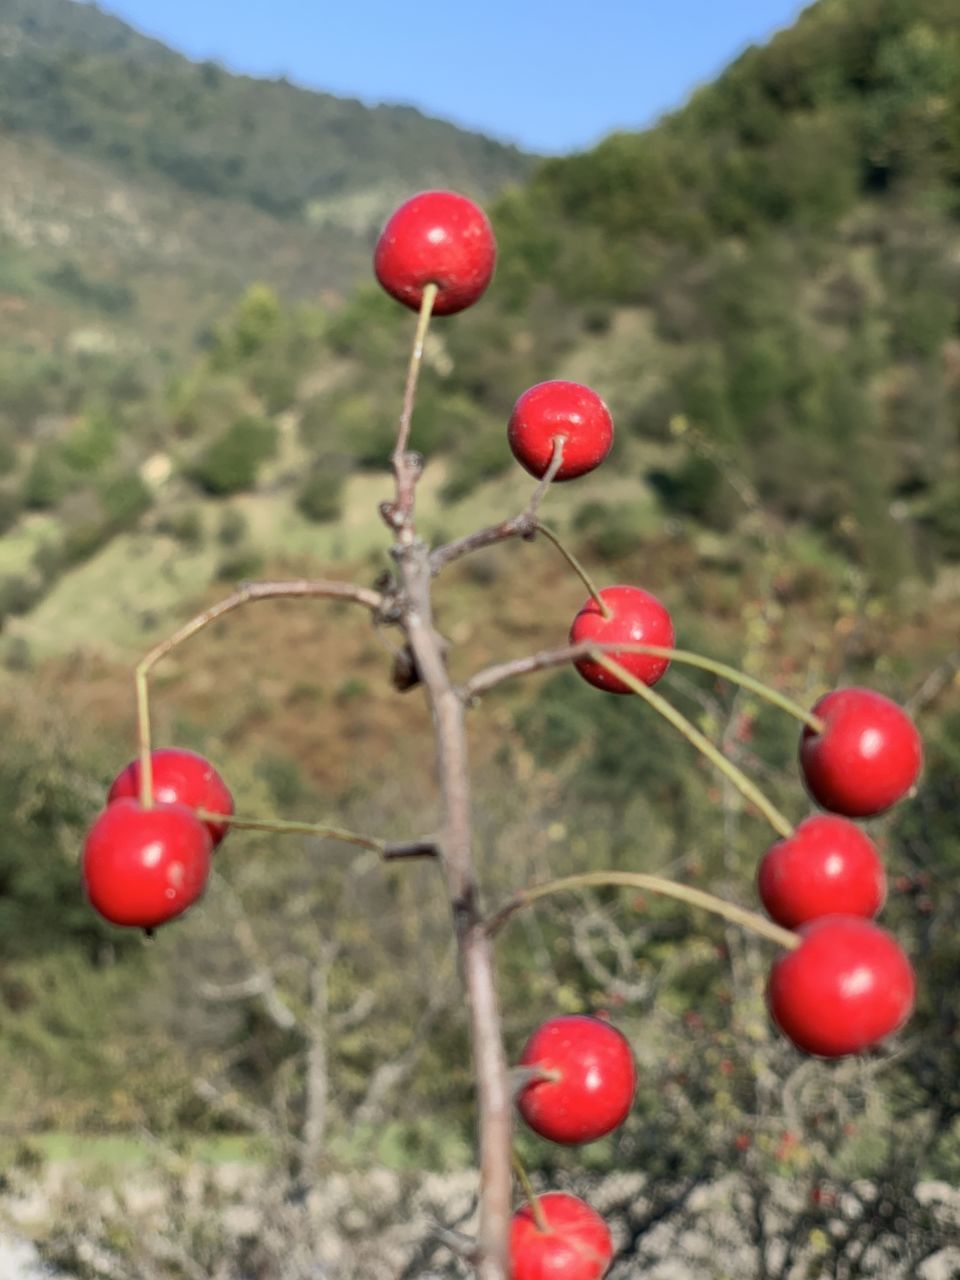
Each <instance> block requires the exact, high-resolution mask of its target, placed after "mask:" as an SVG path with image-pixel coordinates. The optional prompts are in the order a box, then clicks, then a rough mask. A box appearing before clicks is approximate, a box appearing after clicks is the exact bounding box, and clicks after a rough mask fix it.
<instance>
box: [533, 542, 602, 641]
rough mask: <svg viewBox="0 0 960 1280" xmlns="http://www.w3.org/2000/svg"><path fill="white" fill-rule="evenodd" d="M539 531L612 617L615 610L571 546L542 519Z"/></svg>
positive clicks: (597, 602)
mask: <svg viewBox="0 0 960 1280" xmlns="http://www.w3.org/2000/svg"><path fill="white" fill-rule="evenodd" d="M537 532H538V533H542V534H543V536H544V537H545V538H546V539H547V541H548V542H552V543H553V545H554V546H555V547H556V548H557V550H558V551H559V552H560V554H561V555H562V556H563V558H564V560H566V562H567V564H568V565H569V566H570V568H571V569H572V570H573V571H574V573H575V574H576V575H577V577H578V578H579V579H580V581H581V582H582V583H583V585H584V586H585V587H586V588H587V590H588V591H589V592H590V594H591V596H592V597H593V599H594V601H595V602H596V605H597V608H598V609H599V610H600V612H601V613H602V614H603V616H604V618H606V619H607V620H609V619H610V618H612V617H613V612H612V610H611V609H610V606H609V605H608V604H607V602H606V601H605V600H604V598H603V596H602V595H601V594H600V592H599V590H598V589H597V587H596V585H595V583H594V581H593V579H592V578H591V577H590V575H589V574H588V573H587V571H586V569H584V567H583V565H582V564H581V563H580V561H579V560H578V559H577V557H576V556H575V555H574V554H573V552H572V551H571V550H570V548H569V547H567V546H565V545H564V543H563V542H561V540H560V539H559V538H558V537H557V535H556V534H555V533H554V532H553V530H552V529H548V528H547V526H546V525H545V524H543V523H542V522H541V521H540V520H538V521H537Z"/></svg>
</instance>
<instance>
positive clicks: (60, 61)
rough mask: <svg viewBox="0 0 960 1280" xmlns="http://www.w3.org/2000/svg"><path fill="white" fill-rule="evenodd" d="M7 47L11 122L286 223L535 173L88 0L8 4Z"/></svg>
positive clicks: (0, 21) (405, 115) (3, 17)
mask: <svg viewBox="0 0 960 1280" xmlns="http://www.w3.org/2000/svg"><path fill="white" fill-rule="evenodd" d="M0 42H2V45H3V46H4V47H5V54H6V56H5V60H4V74H3V78H2V81H0V127H2V128H4V129H6V130H8V131H11V132H15V133H26V134H29V135H31V136H34V137H43V138H49V139H51V140H52V141H53V142H55V143H56V144H57V145H58V146H60V147H63V148H64V149H68V150H69V152H70V154H71V155H73V156H78V155H79V156H84V157H86V158H89V159H95V160H98V161H103V162H105V163H106V164H108V165H110V166H111V167H114V168H117V169H120V170H121V171H122V172H123V174H124V177H125V178H127V179H129V178H130V177H131V176H161V177H164V178H169V179H171V180H172V181H173V182H175V183H176V184H177V185H178V186H180V187H182V188H183V189H184V190H186V191H189V192H191V193H197V194H201V195H205V196H211V195H212V196H218V197H221V198H224V199H230V200H240V201H244V202H248V203H250V204H252V205H254V206H255V207H257V208H260V209H265V210H267V211H268V212H270V213H273V214H277V215H279V216H282V217H285V218H306V219H308V220H312V221H323V220H324V219H326V218H328V217H339V218H341V219H343V218H346V217H347V215H348V212H349V208H350V206H349V201H350V200H351V199H352V200H354V201H358V205H359V208H360V209H362V210H363V212H364V213H365V214H366V217H367V221H368V222H371V221H372V222H374V223H375V222H376V221H377V219H378V217H379V215H380V214H381V213H382V212H383V207H382V202H383V199H384V194H385V193H386V198H387V199H388V200H389V199H390V198H391V197H392V196H393V194H394V193H395V191H396V189H397V188H398V187H399V188H401V189H407V188H409V187H411V186H413V187H414V188H419V187H428V186H434V185H440V184H442V185H450V186H454V187H457V188H464V189H466V190H467V191H471V192H473V193H475V194H483V193H486V192H490V191H493V190H496V189H497V188H498V187H500V186H502V185H503V184H504V183H505V182H506V181H508V180H510V179H516V178H519V177H520V176H521V175H522V174H523V173H525V172H526V170H527V168H528V160H527V158H526V157H524V156H523V155H522V154H521V153H520V152H518V151H517V150H516V149H515V148H512V147H507V146H503V145H501V144H499V143H495V142H492V141H491V140H490V139H488V138H484V137H480V136H478V135H476V134H469V133H465V132H464V131H463V130H462V129H457V128H455V127H454V126H453V125H450V124H447V123H446V122H444V121H441V120H435V119H431V118H429V117H427V116H424V115H423V114H422V113H421V112H419V111H416V110H414V109H412V108H408V107H375V108H370V107H365V106H363V105H362V104H361V103H359V102H355V101H350V100H346V99H343V98H335V97H333V96H331V95H330V94H323V93H314V92H310V91H308V90H306V89H298V88H296V87H294V86H293V85H291V84H289V83H287V82H286V81H283V80H278V81H266V80H256V79H251V78H248V77H246V76H236V75H231V74H229V73H228V72H226V71H225V70H224V69H223V68H221V67H219V66H217V65H215V64H214V63H204V64H202V65H198V64H196V63H193V62H190V61H189V60H188V59H186V58H184V57H181V56H180V55H178V54H175V53H173V52H172V51H171V50H169V49H165V48H164V47H163V46H162V45H160V44H158V43H157V42H155V41H152V40H147V39H145V38H143V37H141V36H139V35H138V34H137V33H136V32H133V31H131V30H130V29H129V28H127V27H126V26H124V24H123V23H121V22H119V21H118V20H117V19H115V18H112V17H110V16H109V15H107V14H104V13H101V12H100V10H99V9H98V8H97V7H96V6H95V5H92V6H88V5H79V4H77V3H75V0H42V3H38V4H34V3H33V2H32V0H2V3H0ZM360 197H362V198H363V201H364V202H365V203H366V208H364V204H363V202H360V201H359V198H360ZM354 216H355V217H356V216H357V215H356V214H355V215H354Z"/></svg>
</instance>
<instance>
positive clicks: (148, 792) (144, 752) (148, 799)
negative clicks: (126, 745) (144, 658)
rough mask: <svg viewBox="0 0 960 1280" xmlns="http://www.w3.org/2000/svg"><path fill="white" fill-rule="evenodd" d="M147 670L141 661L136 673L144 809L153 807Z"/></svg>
mask: <svg viewBox="0 0 960 1280" xmlns="http://www.w3.org/2000/svg"><path fill="white" fill-rule="evenodd" d="M147 670H148V668H147V667H146V666H145V665H144V663H142V662H141V663H140V665H139V666H138V667H137V669H136V672H135V674H134V683H135V684H136V690H137V745H138V752H139V756H140V803H141V805H142V806H143V807H144V809H152V808H153V749H152V746H151V743H150V690H149V688H148V686H147Z"/></svg>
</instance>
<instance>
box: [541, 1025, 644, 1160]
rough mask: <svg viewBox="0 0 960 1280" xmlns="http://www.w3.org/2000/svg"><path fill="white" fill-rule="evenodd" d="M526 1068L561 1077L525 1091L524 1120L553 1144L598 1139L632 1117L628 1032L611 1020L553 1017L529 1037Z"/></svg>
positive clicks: (633, 1083) (632, 1073) (633, 1078)
mask: <svg viewBox="0 0 960 1280" xmlns="http://www.w3.org/2000/svg"><path fill="white" fill-rule="evenodd" d="M520 1064H521V1066H524V1067H541V1068H542V1069H543V1070H544V1071H549V1072H552V1073H555V1074H556V1075H557V1077H558V1078H557V1079H555V1080H536V1081H534V1082H533V1083H532V1084H529V1085H527V1087H526V1088H525V1089H523V1090H522V1092H521V1093H520V1095H519V1097H518V1099H517V1106H518V1108H519V1110H520V1114H521V1115H522V1116H523V1118H524V1120H525V1121H526V1122H527V1124H528V1125H529V1126H530V1128H531V1129H533V1130H534V1132H535V1133H539V1134H540V1136H541V1137H542V1138H549V1139H550V1141H551V1142H566V1143H576V1142H594V1141H595V1140H596V1139H597V1138H602V1137H603V1136H604V1134H606V1133H609V1132H610V1131H611V1129H615V1128H616V1127H617V1125H618V1124H622V1123H623V1121H624V1120H625V1119H626V1117H627V1114H628V1112H629V1110H630V1106H631V1104H632V1102H633V1091H634V1088H635V1086H636V1073H635V1070H634V1065H633V1054H632V1053H631V1052H630V1046H629V1045H628V1044H627V1041H626V1039H625V1037H624V1036H623V1035H621V1033H620V1032H619V1031H617V1029H616V1028H615V1027H611V1026H610V1024H609V1023H608V1022H602V1021H601V1020H600V1019H599V1018H589V1017H586V1016H585V1015H583V1014H569V1015H566V1016H562V1017H558V1018H551V1019H550V1020H549V1021H548V1022H545V1023H543V1025H542V1026H540V1027H538V1028H537V1030H536V1031H535V1032H534V1033H533V1035H532V1036H531V1037H530V1039H529V1040H528V1041H527V1044H526V1047H525V1049H524V1051H523V1054H522V1055H521V1058H520Z"/></svg>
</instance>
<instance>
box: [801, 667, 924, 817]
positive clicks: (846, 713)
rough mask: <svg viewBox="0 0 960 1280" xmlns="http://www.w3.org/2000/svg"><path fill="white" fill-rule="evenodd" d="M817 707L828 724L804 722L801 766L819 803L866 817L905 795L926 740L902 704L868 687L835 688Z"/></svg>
mask: <svg viewBox="0 0 960 1280" xmlns="http://www.w3.org/2000/svg"><path fill="white" fill-rule="evenodd" d="M813 713H814V715H816V716H819V717H820V719H821V720H823V722H824V728H823V730H822V731H821V732H820V733H817V732H816V731H815V730H813V729H811V728H810V727H809V726H804V730H803V734H802V736H801V739H800V767H801V769H802V771H803V779H804V782H805V783H806V787H807V790H808V791H809V792H810V794H811V796H812V797H813V798H814V800H816V802H817V804H819V805H820V806H821V808H823V809H829V810H830V811H831V813H842V814H844V815H846V817H848V818H868V817H871V816H872V815H873V814H876V813H883V811H884V810H885V809H889V808H890V806H891V805H893V804H896V802H897V801H898V800H899V799H900V798H901V796H904V795H906V793H907V792H908V791H909V790H910V788H911V787H912V786H913V784H914V783H915V782H916V780H917V778H918V777H919V774H920V768H921V765H922V763H923V746H922V743H921V741H920V735H919V734H918V733H917V730H916V728H915V726H914V724H913V721H912V720H911V719H910V717H909V716H908V715H907V713H906V712H905V711H904V710H903V708H902V707H899V706H898V705H897V704H896V703H895V702H891V701H890V699H889V698H885V697H884V696H883V694H880V693H874V692H873V691H872V690H870V689H835V690H834V691H833V692H832V693H828V694H827V695H826V696H825V697H823V698H821V699H820V701H819V702H818V703H817V705H816V706H815V707H814V708H813Z"/></svg>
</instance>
